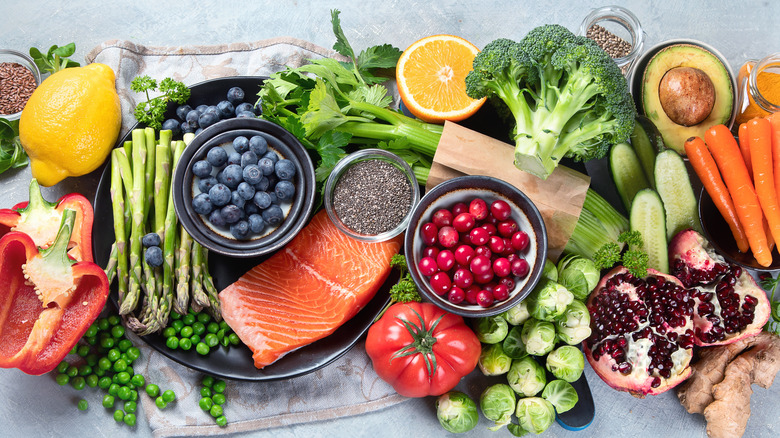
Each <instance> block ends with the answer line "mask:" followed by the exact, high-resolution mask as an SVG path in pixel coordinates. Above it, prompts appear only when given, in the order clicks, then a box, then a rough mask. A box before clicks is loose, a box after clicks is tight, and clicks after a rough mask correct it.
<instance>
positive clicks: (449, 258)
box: [436, 249, 455, 271]
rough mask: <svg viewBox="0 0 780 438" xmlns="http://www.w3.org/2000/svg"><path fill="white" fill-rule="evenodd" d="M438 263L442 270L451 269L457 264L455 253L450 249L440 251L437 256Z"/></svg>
mask: <svg viewBox="0 0 780 438" xmlns="http://www.w3.org/2000/svg"><path fill="white" fill-rule="evenodd" d="M436 265H438V266H439V269H441V270H442V271H449V270H450V269H452V267H453V266H455V254H453V253H452V251H450V250H448V249H445V250H442V251H439V254H438V255H437V256H436Z"/></svg>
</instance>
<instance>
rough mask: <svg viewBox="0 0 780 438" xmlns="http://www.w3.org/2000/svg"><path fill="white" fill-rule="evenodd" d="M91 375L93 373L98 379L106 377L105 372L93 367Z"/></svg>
mask: <svg viewBox="0 0 780 438" xmlns="http://www.w3.org/2000/svg"><path fill="white" fill-rule="evenodd" d="M92 373H94V374H95V375H96V376H98V377H103V376H105V375H106V370H103V369H100V368H98V367H95V369H93V370H92Z"/></svg>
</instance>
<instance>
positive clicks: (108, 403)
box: [103, 394, 116, 409]
mask: <svg viewBox="0 0 780 438" xmlns="http://www.w3.org/2000/svg"><path fill="white" fill-rule="evenodd" d="M114 401H116V399H115V398H114V396H113V395H111V394H106V395H104V396H103V407H104V408H106V409H110V408H113V407H114Z"/></svg>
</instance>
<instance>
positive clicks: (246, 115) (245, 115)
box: [236, 111, 257, 119]
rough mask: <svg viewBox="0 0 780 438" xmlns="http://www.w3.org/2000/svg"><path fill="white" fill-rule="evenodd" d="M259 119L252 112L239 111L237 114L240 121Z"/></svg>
mask: <svg viewBox="0 0 780 438" xmlns="http://www.w3.org/2000/svg"><path fill="white" fill-rule="evenodd" d="M255 117H257V116H256V115H255V113H253V112H252V111H238V112H236V118H238V119H254V118H255Z"/></svg>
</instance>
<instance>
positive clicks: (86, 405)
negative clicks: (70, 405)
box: [76, 398, 89, 411]
mask: <svg viewBox="0 0 780 438" xmlns="http://www.w3.org/2000/svg"><path fill="white" fill-rule="evenodd" d="M76 406H77V407H78V408H79V410H80V411H86V410H87V409H88V408H89V402H87V401H86V400H84V399H83V398H82V399H81V400H79V403H78V405H76Z"/></svg>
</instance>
